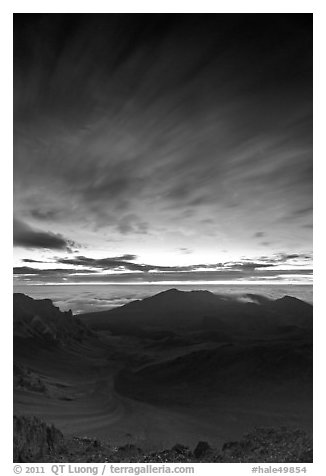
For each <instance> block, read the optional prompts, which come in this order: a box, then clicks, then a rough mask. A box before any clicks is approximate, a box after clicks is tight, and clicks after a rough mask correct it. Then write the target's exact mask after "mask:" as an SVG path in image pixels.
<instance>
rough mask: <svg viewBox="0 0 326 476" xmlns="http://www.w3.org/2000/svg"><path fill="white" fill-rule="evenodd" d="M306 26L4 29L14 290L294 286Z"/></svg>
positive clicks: (102, 24) (305, 238)
mask: <svg viewBox="0 0 326 476" xmlns="http://www.w3.org/2000/svg"><path fill="white" fill-rule="evenodd" d="M312 165H313V161H312V15H311V14H207V15H203V14H180V15H178V14H144V15H142V14H99V15H97V14H37V15H32V14H14V225H13V231H14V282H15V283H17V284H22V283H23V284H37V283H44V284H49V283H54V284H55V283H63V284H70V283H100V282H112V283H118V282H121V283H143V282H172V281H173V282H237V283H240V282H241V283H245V282H250V283H276V282H282V283H298V284H300V283H309V282H311V279H312Z"/></svg>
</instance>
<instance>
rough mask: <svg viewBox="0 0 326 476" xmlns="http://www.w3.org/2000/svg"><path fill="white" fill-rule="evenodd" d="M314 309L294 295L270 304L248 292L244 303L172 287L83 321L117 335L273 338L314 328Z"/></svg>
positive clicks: (226, 297)
mask: <svg viewBox="0 0 326 476" xmlns="http://www.w3.org/2000/svg"><path fill="white" fill-rule="evenodd" d="M312 310H313V308H312V306H311V305H310V304H307V303H305V302H303V301H301V300H299V299H296V298H292V297H290V296H285V297H283V298H281V299H276V300H270V299H268V298H266V297H263V296H260V295H254V294H247V295H245V296H242V297H241V299H240V298H238V297H235V296H231V295H217V294H213V293H211V292H209V291H188V292H187V291H179V290H177V289H170V290H168V291H164V292H161V293H159V294H156V295H154V296H152V297H149V298H145V299H143V300H141V301H133V302H131V303H129V304H126V305H124V306H121V307H119V308H116V309H112V310H109V311H101V312H95V313H87V314H82V315H80V318H81V320H82V321H83V322H85V323H87V324H88V325H89V326H90V327H91V328H93V329H96V330H110V331H112V332H114V333H118V334H123V333H126V334H132V333H140V332H150V331H153V330H154V329H161V330H162V329H166V330H174V331H178V332H189V331H190V330H193V331H195V330H197V331H198V330H200V331H205V330H210V331H214V330H215V331H221V332H226V333H230V334H232V335H236V334H243V333H248V332H251V333H269V334H270V333H273V332H274V333H275V332H279V331H280V328H281V329H282V328H283V329H285V328H287V329H288V330H289V329H291V328H292V329H293V330H295V329H296V330H309V329H310V330H311V329H312Z"/></svg>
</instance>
